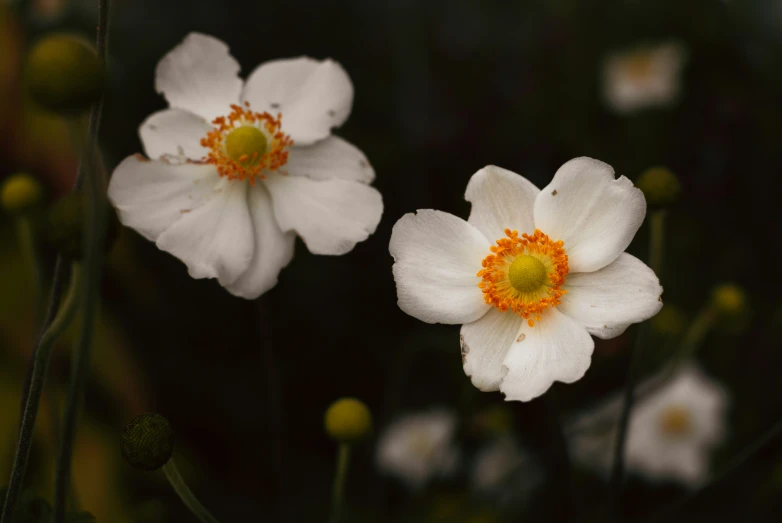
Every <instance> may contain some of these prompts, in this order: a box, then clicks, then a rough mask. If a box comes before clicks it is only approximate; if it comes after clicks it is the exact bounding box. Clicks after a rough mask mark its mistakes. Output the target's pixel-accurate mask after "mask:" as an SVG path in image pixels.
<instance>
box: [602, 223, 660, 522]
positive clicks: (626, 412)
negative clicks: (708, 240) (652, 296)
mask: <svg viewBox="0 0 782 523" xmlns="http://www.w3.org/2000/svg"><path fill="white" fill-rule="evenodd" d="M650 227H651V230H650V234H649V260H650V264H651V267H652V270H654V271H655V273H656V274H657V276H658V277H659V276H660V270H661V269H662V253H663V247H664V240H665V211H662V210H658V211H654V212H652V214H651V216H650ZM646 330H647V329H646V324H645V323H642V324H641V325H639V326H638V332H637V335H636V340H635V345H634V347H633V353H632V356H631V360H630V370H629V371H628V375H627V382H626V385H625V391H624V402H623V405H622V412H621V414H620V417H619V427H618V430H617V434H616V442H615V446H614V461H613V466H612V468H611V494H610V496H611V497H610V502H611V507H612V510H613V512H614V513H615V514H616V515H619V513H620V512H621V508H620V495H621V491H622V483H623V481H624V453H625V440H626V439H627V428H628V426H629V424H630V416H631V413H632V410H633V403H634V399H635V386H636V384H637V382H638V379H639V378H640V376H641V369H642V368H643V349H644V337H645V336H646Z"/></svg>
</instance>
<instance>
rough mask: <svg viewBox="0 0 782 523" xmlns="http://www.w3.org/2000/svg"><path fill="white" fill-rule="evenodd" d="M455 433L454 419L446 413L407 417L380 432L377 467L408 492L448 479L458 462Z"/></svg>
mask: <svg viewBox="0 0 782 523" xmlns="http://www.w3.org/2000/svg"><path fill="white" fill-rule="evenodd" d="M455 431H456V417H455V416H454V415H453V413H451V412H450V411H446V410H432V411H427V412H419V413H415V414H408V415H406V416H404V417H402V418H400V419H398V420H396V421H395V422H393V423H392V424H391V425H389V426H388V427H387V428H386V429H385V430H384V431H383V434H382V435H381V437H380V441H379V442H378V447H377V464H378V467H380V469H381V470H382V471H384V472H385V473H387V474H390V475H393V476H396V477H397V478H399V479H400V480H402V481H403V482H405V483H406V484H407V486H408V487H410V488H411V489H420V488H422V487H424V486H425V485H426V483H428V482H429V481H430V480H432V479H434V478H436V477H442V476H448V475H450V474H452V473H453V472H454V471H455V470H456V467H457V466H458V463H459V450H458V449H457V448H456V446H455V444H454V441H453V439H454V433H455Z"/></svg>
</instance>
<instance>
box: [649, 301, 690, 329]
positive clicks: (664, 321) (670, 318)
mask: <svg viewBox="0 0 782 523" xmlns="http://www.w3.org/2000/svg"><path fill="white" fill-rule="evenodd" d="M651 321H652V328H653V329H654V330H655V331H656V332H658V333H659V334H662V335H663V336H678V335H679V334H681V333H682V332H683V331H684V328H685V327H686V325H687V315H686V314H684V311H682V310H681V309H680V308H678V307H676V306H675V305H668V304H665V305H663V308H662V309H660V312H658V313H657V315H656V316H655V317H653V318H652V320H651Z"/></svg>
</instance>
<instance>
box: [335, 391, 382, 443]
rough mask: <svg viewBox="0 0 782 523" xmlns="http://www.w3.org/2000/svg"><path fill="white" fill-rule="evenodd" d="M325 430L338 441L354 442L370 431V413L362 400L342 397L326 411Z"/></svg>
mask: <svg viewBox="0 0 782 523" xmlns="http://www.w3.org/2000/svg"><path fill="white" fill-rule="evenodd" d="M325 425H326V432H327V433H328V434H329V436H331V437H332V438H333V439H335V440H337V441H338V442H340V443H356V442H358V441H360V440H362V439H364V438H365V437H367V436H368V435H369V433H370V432H371V431H372V414H371V413H370V412H369V408H368V407H367V406H366V405H365V404H364V402H362V401H360V400H357V399H355V398H342V399H339V400H337V401H335V402H334V403H332V404H331V406H330V407H329V408H328V410H327V411H326V419H325Z"/></svg>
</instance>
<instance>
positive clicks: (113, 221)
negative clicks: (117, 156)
mask: <svg viewBox="0 0 782 523" xmlns="http://www.w3.org/2000/svg"><path fill="white" fill-rule="evenodd" d="M84 204H85V196H84V193H82V192H74V193H71V194H68V195H67V196H64V197H62V198H60V199H59V200H58V201H56V202H54V204H53V205H52V206H51V207H50V208H49V211H48V212H47V213H46V215H45V216H44V218H43V223H42V224H41V228H42V229H43V230H42V232H41V235H42V237H43V238H44V240H45V241H46V242H47V243H48V244H49V245H51V246H52V247H53V248H54V249H56V250H57V251H58V252H59V253H60V254H62V255H63V256H65V257H67V258H71V259H74V260H80V259H81V258H82V256H83V254H84V253H83V252H82V251H83V248H84V240H83V238H84V236H83V235H84V218H85V216H84V214H85V209H84ZM106 219H107V220H108V224H107V229H106V243H105V251H106V252H108V251H109V250H111V247H112V246H113V245H114V242H115V241H116V239H117V237H118V236H119V231H120V227H119V220H118V218H117V215H116V213H115V212H114V210H113V209H112V208H110V207H109V208H107V213H106Z"/></svg>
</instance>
